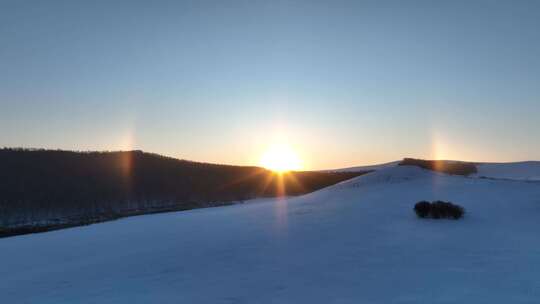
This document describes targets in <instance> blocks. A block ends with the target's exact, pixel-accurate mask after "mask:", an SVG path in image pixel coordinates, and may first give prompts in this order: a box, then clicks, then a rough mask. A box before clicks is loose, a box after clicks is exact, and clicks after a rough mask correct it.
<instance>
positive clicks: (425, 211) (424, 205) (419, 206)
mask: <svg viewBox="0 0 540 304" xmlns="http://www.w3.org/2000/svg"><path fill="white" fill-rule="evenodd" d="M430 211H431V203H430V202H426V201H421V202H418V203H416V205H414V212H416V215H418V217H427V216H428V215H429V212H430Z"/></svg>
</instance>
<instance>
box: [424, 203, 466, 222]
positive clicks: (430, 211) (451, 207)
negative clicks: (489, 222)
mask: <svg viewBox="0 0 540 304" xmlns="http://www.w3.org/2000/svg"><path fill="white" fill-rule="evenodd" d="M414 212H416V215H417V216H418V217H421V218H426V217H431V218H434V219H441V218H453V219H459V218H461V217H463V215H464V214H465V209H464V208H463V207H461V206H459V205H456V204H452V203H450V202H444V201H434V202H432V203H429V202H426V201H421V202H418V203H416V205H414Z"/></svg>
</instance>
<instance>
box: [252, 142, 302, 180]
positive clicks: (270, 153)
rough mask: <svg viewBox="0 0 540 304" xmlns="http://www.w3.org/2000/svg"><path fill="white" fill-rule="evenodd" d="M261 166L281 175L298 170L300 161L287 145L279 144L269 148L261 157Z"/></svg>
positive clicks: (300, 166) (300, 165)
mask: <svg viewBox="0 0 540 304" xmlns="http://www.w3.org/2000/svg"><path fill="white" fill-rule="evenodd" d="M260 164H261V166H263V167H265V168H266V169H269V170H272V171H275V172H278V173H283V172H287V171H294V170H300V169H301V168H302V161H301V160H300V158H299V157H298V154H296V152H295V151H294V150H293V149H292V148H291V147H289V146H288V145H284V144H280V145H274V146H271V147H270V148H269V149H268V150H266V152H265V153H264V154H263V155H262V157H261V161H260Z"/></svg>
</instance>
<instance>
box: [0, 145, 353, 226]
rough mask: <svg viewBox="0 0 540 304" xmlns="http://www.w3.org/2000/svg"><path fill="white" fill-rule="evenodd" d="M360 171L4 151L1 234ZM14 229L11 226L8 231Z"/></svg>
mask: <svg viewBox="0 0 540 304" xmlns="http://www.w3.org/2000/svg"><path fill="white" fill-rule="evenodd" d="M362 173H363V172H309V171H305V172H290V173H286V174H283V175H279V174H275V173H273V172H271V171H268V170H266V169H263V168H260V167H254V166H231V165H219V164H210V163H200V162H193V161H187V160H179V159H175V158H170V157H165V156H161V155H158V154H152V153H145V152H142V151H121V152H75V151H62V150H36V149H9V148H4V149H0V234H1V232H2V230H4V232H5V231H7V230H10V229H12V228H13V227H24V226H45V227H47V226H55V225H57V226H61V225H66V224H68V225H70V224H77V223H79V224H80V223H85V222H94V221H101V220H107V219H112V218H116V217H121V216H126V215H131V214H142V213H150V212H160V211H168V210H183V209H192V208H200V207H210V206H217V205H223V204H228V203H230V202H234V201H242V200H247V199H252V198H256V197H273V196H278V195H299V194H304V193H308V192H311V191H314V190H318V189H321V188H323V187H326V186H329V185H332V184H335V183H338V182H340V181H343V180H346V179H350V178H352V177H355V176H358V175H360V174H362ZM10 227H11V228H10Z"/></svg>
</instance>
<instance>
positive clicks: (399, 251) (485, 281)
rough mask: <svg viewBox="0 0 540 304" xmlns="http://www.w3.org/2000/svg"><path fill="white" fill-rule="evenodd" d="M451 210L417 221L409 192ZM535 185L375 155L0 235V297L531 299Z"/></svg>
mask: <svg viewBox="0 0 540 304" xmlns="http://www.w3.org/2000/svg"><path fill="white" fill-rule="evenodd" d="M424 199H425V200H435V199H442V200H451V201H453V202H455V203H458V204H460V205H462V206H464V207H465V208H466V209H467V212H468V213H467V215H466V217H465V218H464V219H463V220H459V221H453V220H420V219H417V218H416V216H415V215H414V213H413V211H412V207H413V205H414V203H416V202H417V201H419V200H424ZM539 232H540V183H537V182H525V181H515V180H491V179H478V178H465V177H459V176H447V175H443V174H437V173H433V172H431V171H425V170H422V169H419V168H416V167H386V168H383V169H380V170H378V171H376V172H373V173H370V174H368V175H364V176H360V177H358V178H355V179H354V180H350V181H347V182H344V183H341V184H339V185H336V186H333V187H330V188H327V189H324V190H321V191H318V192H315V193H312V194H308V195H305V196H302V197H297V198H293V199H288V200H277V201H264V202H259V203H251V204H243V205H235V206H229V207H219V208H210V209H199V210H193V211H187V212H176V213H168V214H156V215H147V216H139V217H132V218H126V219H122V220H118V221H113V222H108V223H103V224H97V225H91V226H87V227H80V228H73V229H67V230H61V231H55V232H49V233H42V234H36V235H25V236H18V237H12V238H6V239H0V260H1V261H2V264H1V267H0V303H55V304H58V303H212V304H217V303H249V304H251V303H295V304H297V303H310V304H312V303H325V304H326V303H489V304H493V303H538V302H539V301H540V241H539V240H540V239H539V237H538V235H539Z"/></svg>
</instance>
